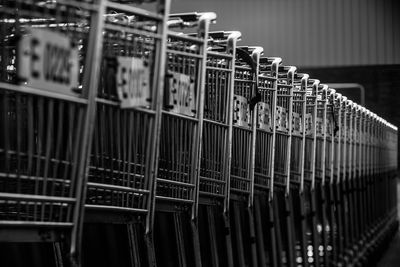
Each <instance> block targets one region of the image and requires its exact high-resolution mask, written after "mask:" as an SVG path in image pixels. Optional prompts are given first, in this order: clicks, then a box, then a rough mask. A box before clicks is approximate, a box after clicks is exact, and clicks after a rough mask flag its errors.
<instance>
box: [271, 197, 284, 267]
mask: <svg viewBox="0 0 400 267" xmlns="http://www.w3.org/2000/svg"><path fill="white" fill-rule="evenodd" d="M278 201H279V200H278V197H277V196H275V197H274V199H273V210H274V213H273V214H274V222H275V224H274V225H275V227H274V228H275V233H276V253H275V254H274V255H276V259H277V266H279V267H281V266H282V248H283V246H282V235H281V224H280V218H279V206H278Z"/></svg>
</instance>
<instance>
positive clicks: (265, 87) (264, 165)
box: [254, 73, 276, 190]
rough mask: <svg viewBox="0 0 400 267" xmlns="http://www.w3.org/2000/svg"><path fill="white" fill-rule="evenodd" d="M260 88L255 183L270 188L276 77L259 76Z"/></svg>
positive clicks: (263, 187) (259, 186)
mask: <svg viewBox="0 0 400 267" xmlns="http://www.w3.org/2000/svg"><path fill="white" fill-rule="evenodd" d="M258 83H259V85H258V90H259V92H260V94H261V101H260V102H259V103H258V104H257V125H256V127H257V128H256V131H257V132H256V147H255V166H254V185H255V187H256V188H259V189H264V190H265V189H268V188H270V186H271V184H270V183H271V177H272V167H273V166H272V164H273V162H272V151H273V149H272V148H273V134H274V129H273V128H272V127H273V121H272V120H273V119H274V114H273V112H274V109H275V103H274V100H275V94H276V89H275V84H276V77H273V76H272V75H269V74H266V73H264V74H262V75H259V77H258Z"/></svg>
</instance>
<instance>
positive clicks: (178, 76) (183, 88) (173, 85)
mask: <svg viewBox="0 0 400 267" xmlns="http://www.w3.org/2000/svg"><path fill="white" fill-rule="evenodd" d="M194 88H195V83H194V81H193V80H192V79H191V78H190V76H189V75H186V74H183V73H179V72H172V73H170V78H169V92H167V93H166V96H167V98H168V100H167V107H168V108H169V109H170V111H172V112H174V113H179V114H183V115H187V116H192V117H193V116H195V115H196V98H195V92H194Z"/></svg>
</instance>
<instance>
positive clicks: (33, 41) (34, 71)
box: [30, 38, 40, 79]
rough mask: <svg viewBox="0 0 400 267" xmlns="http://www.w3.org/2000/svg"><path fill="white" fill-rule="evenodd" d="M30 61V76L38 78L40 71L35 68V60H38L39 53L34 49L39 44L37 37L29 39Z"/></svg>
mask: <svg viewBox="0 0 400 267" xmlns="http://www.w3.org/2000/svg"><path fill="white" fill-rule="evenodd" d="M30 45H31V61H30V63H31V64H30V70H31V75H32V77H34V78H36V79H38V78H39V77H40V71H38V69H37V67H38V66H37V65H36V62H38V61H39V59H40V55H39V54H38V51H36V49H37V47H39V45H40V41H39V39H37V38H32V39H31V43H30Z"/></svg>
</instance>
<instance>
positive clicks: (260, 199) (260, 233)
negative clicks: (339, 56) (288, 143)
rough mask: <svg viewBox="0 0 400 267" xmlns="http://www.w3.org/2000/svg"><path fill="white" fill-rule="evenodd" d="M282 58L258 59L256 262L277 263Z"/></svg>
mask: <svg viewBox="0 0 400 267" xmlns="http://www.w3.org/2000/svg"><path fill="white" fill-rule="evenodd" d="M281 62H282V59H281V58H277V57H261V58H260V66H259V69H260V75H259V76H258V81H259V82H258V90H259V92H260V95H261V99H260V102H259V103H258V104H257V125H256V146H255V166H254V220H255V228H256V236H257V247H258V259H259V263H260V265H262V266H264V265H266V264H267V265H272V266H277V264H278V261H280V259H278V258H277V246H276V242H277V240H276V231H275V223H274V208H273V204H274V202H273V193H274V192H273V190H274V186H273V174H274V157H275V152H274V149H275V131H276V129H275V124H276V118H275V115H276V113H275V110H276V100H277V95H276V89H277V85H278V67H279V65H280V64H281Z"/></svg>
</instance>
